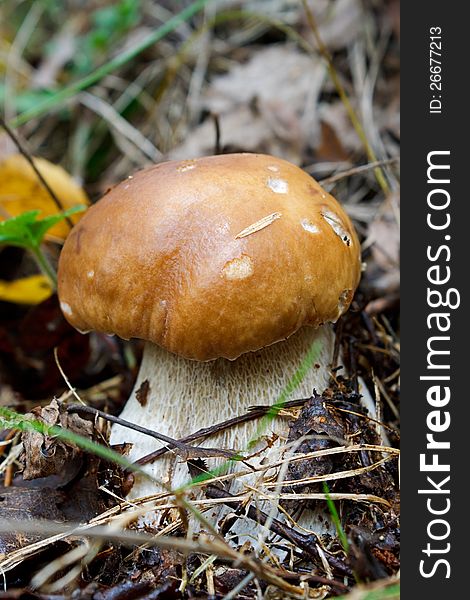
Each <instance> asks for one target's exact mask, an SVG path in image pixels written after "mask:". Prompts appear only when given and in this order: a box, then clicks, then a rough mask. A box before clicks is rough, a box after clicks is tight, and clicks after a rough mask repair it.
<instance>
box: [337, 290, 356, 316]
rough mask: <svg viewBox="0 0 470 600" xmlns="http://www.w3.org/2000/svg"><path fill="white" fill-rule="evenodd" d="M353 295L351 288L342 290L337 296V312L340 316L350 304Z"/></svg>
mask: <svg viewBox="0 0 470 600" xmlns="http://www.w3.org/2000/svg"><path fill="white" fill-rule="evenodd" d="M352 297H353V291H352V290H343V291H342V292H341V294H340V296H339V298H338V313H339V316H341V315H342V314H343V313H344V311H345V310H346V309H347V308H348V306H349V305H350V304H351V300H352Z"/></svg>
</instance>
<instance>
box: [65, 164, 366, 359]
mask: <svg viewBox="0 0 470 600" xmlns="http://www.w3.org/2000/svg"><path fill="white" fill-rule="evenodd" d="M359 277H360V246H359V242H358V239H357V236H356V233H355V231H354V228H353V226H352V224H351V222H350V220H349V218H348V217H347V215H346V214H345V212H344V211H343V209H342V208H341V206H340V205H339V204H338V202H337V201H336V200H335V199H334V198H333V197H332V196H330V195H329V194H328V193H326V192H325V191H324V190H323V189H322V188H321V187H320V185H319V184H318V183H317V182H316V181H315V180H314V179H312V178H311V177H310V176H309V175H307V174H306V173H305V172H304V171H302V170H301V169H299V168H298V167H296V166H294V165H292V164H290V163H288V162H286V161H284V160H280V159H278V158H274V157H272V156H265V155H259V154H228V155H222V156H210V157H206V158H200V159H197V160H188V161H171V162H166V163H162V164H159V165H157V166H155V167H151V168H148V169H145V170H143V171H139V172H138V173H136V174H135V175H133V176H131V177H129V178H128V179H127V180H125V181H123V182H122V183H120V184H119V185H117V186H116V187H114V188H113V189H112V190H111V191H109V192H108V193H107V194H106V195H105V196H104V197H103V198H102V199H101V200H100V201H99V202H98V203H97V204H95V205H94V206H92V207H91V208H90V209H89V210H88V212H87V213H86V214H85V216H84V217H83V218H82V219H81V220H80V222H79V223H78V224H77V225H76V226H75V227H74V229H73V230H72V232H71V233H70V235H69V236H68V238H67V240H66V243H65V245H64V247H63V249H62V253H61V256H60V263H59V297H60V302H61V307H62V311H63V312H64V314H65V317H66V318H67V320H68V321H69V322H70V323H71V324H72V325H73V326H74V327H76V328H77V329H79V330H81V331H88V330H91V329H95V330H98V331H103V332H106V333H116V334H117V335H119V336H121V337H123V338H126V339H128V338H131V337H137V338H143V339H146V340H150V341H151V342H154V343H155V344H159V345H160V346H163V347H164V348H166V349H168V350H170V351H171V352H174V353H176V354H179V355H181V356H184V357H186V358H191V359H196V360H211V359H215V358H218V357H225V358H229V359H234V358H237V357H238V356H240V355H241V354H243V353H245V352H248V351H254V350H258V349H260V348H262V347H264V346H268V345H270V344H273V343H274V342H277V341H280V340H282V339H285V338H287V337H288V336H290V335H291V334H293V333H294V332H295V331H297V330H298V329H299V328H300V327H302V326H303V325H310V326H314V327H317V326H319V325H321V324H322V323H324V322H327V321H333V322H334V321H336V320H337V319H338V317H339V316H340V315H341V314H342V313H343V312H345V311H346V310H347V308H348V307H349V304H350V302H351V300H352V296H353V294H354V291H355V289H356V286H357V284H358V281H359Z"/></svg>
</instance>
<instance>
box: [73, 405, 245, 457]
mask: <svg viewBox="0 0 470 600" xmlns="http://www.w3.org/2000/svg"><path fill="white" fill-rule="evenodd" d="M67 412H72V413H85V414H89V415H93V416H98V417H101V418H102V419H105V420H106V421H110V422H111V423H116V424H117V425H122V427H127V428H128V429H133V430H134V431H138V432H139V433H143V434H144V435H148V436H150V437H153V438H155V439H156V440H159V441H160V442H164V443H166V444H168V445H169V446H171V447H173V448H177V449H178V450H179V451H180V453H181V454H182V455H183V458H184V459H186V460H188V459H189V458H209V457H213V456H223V457H225V458H234V457H235V453H234V452H231V451H230V450H220V449H218V448H195V447H193V446H188V445H187V444H185V443H184V442H181V441H180V440H174V439H173V438H171V437H168V436H166V435H164V434H163V433H158V432H157V431H153V429H147V428H146V427H141V426H140V425H136V424H135V423H131V422H130V421H126V420H125V419H121V418H120V417H115V416H113V415H109V414H108V413H105V412H103V411H102V410H98V409H97V408H93V407H92V406H82V405H81V404H72V405H71V406H68V407H67ZM162 450H165V452H167V451H169V450H170V448H168V447H167V448H162Z"/></svg>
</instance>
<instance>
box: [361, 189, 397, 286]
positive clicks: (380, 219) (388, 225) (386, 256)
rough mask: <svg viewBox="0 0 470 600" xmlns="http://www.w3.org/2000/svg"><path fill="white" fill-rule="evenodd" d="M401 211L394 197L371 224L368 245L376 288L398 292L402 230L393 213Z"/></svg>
mask: <svg viewBox="0 0 470 600" xmlns="http://www.w3.org/2000/svg"><path fill="white" fill-rule="evenodd" d="M394 206H395V209H396V210H399V199H398V197H396V196H392V197H390V198H389V199H388V202H387V204H386V205H384V208H383V210H381V211H380V212H379V213H378V214H377V215H376V217H375V218H374V220H373V221H372V222H371V223H370V224H369V229H368V236H367V241H366V245H369V244H370V245H371V253H372V259H373V264H372V265H371V266H372V267H374V268H373V269H372V271H371V276H372V277H373V279H374V282H373V283H374V287H376V288H377V289H381V290H385V291H387V292H393V291H396V290H397V289H398V287H399V283H400V271H399V268H400V228H399V224H398V221H397V218H396V214H395V212H394V211H393V207H394Z"/></svg>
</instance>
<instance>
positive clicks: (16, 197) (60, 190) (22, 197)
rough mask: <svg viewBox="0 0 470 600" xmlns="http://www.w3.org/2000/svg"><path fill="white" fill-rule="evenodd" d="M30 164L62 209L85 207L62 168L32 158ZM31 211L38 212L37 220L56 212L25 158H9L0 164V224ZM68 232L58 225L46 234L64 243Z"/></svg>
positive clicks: (83, 197)
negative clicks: (34, 167)
mask: <svg viewBox="0 0 470 600" xmlns="http://www.w3.org/2000/svg"><path fill="white" fill-rule="evenodd" d="M34 162H35V165H36V167H37V168H38V170H39V171H40V172H41V174H42V176H43V177H44V179H45V180H46V181H47V183H48V184H49V186H50V187H51V189H52V190H53V191H54V193H55V194H56V196H57V197H58V199H59V200H60V201H61V203H62V204H63V207H64V209H66V208H70V207H72V206H76V205H78V204H89V201H88V198H87V195H86V194H85V192H84V191H83V190H82V188H81V187H80V186H79V185H77V184H76V183H75V181H74V180H73V179H72V177H71V176H70V175H69V174H68V173H67V172H66V171H65V170H64V169H63V168H62V167H59V166H57V165H53V164H52V163H50V162H49V161H47V160H45V159H43V158H34ZM35 209H39V210H41V215H40V216H41V217H44V216H46V215H52V214H55V213H57V212H59V208H58V207H57V205H56V203H55V202H54V201H53V199H52V198H51V196H50V194H49V192H48V191H47V190H46V189H45V187H44V186H43V184H42V183H41V181H40V180H39V179H38V176H37V175H36V173H35V172H34V170H33V168H32V167H31V165H30V164H29V163H28V161H27V160H26V158H24V156H22V155H21V154H13V155H11V156H9V157H8V158H6V159H4V160H3V161H2V162H1V163H0V220H3V219H5V218H9V217H14V216H17V215H19V214H21V213H23V212H26V211H28V210H35ZM79 218H80V216H79V215H72V217H71V219H72V221H73V222H74V223H76V222H77V221H78V220H79ZM68 232H69V226H68V225H67V223H66V221H61V222H60V223H57V224H56V225H54V227H52V229H50V230H49V235H50V236H52V237H55V238H60V239H65V237H66V236H67V234H68Z"/></svg>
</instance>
